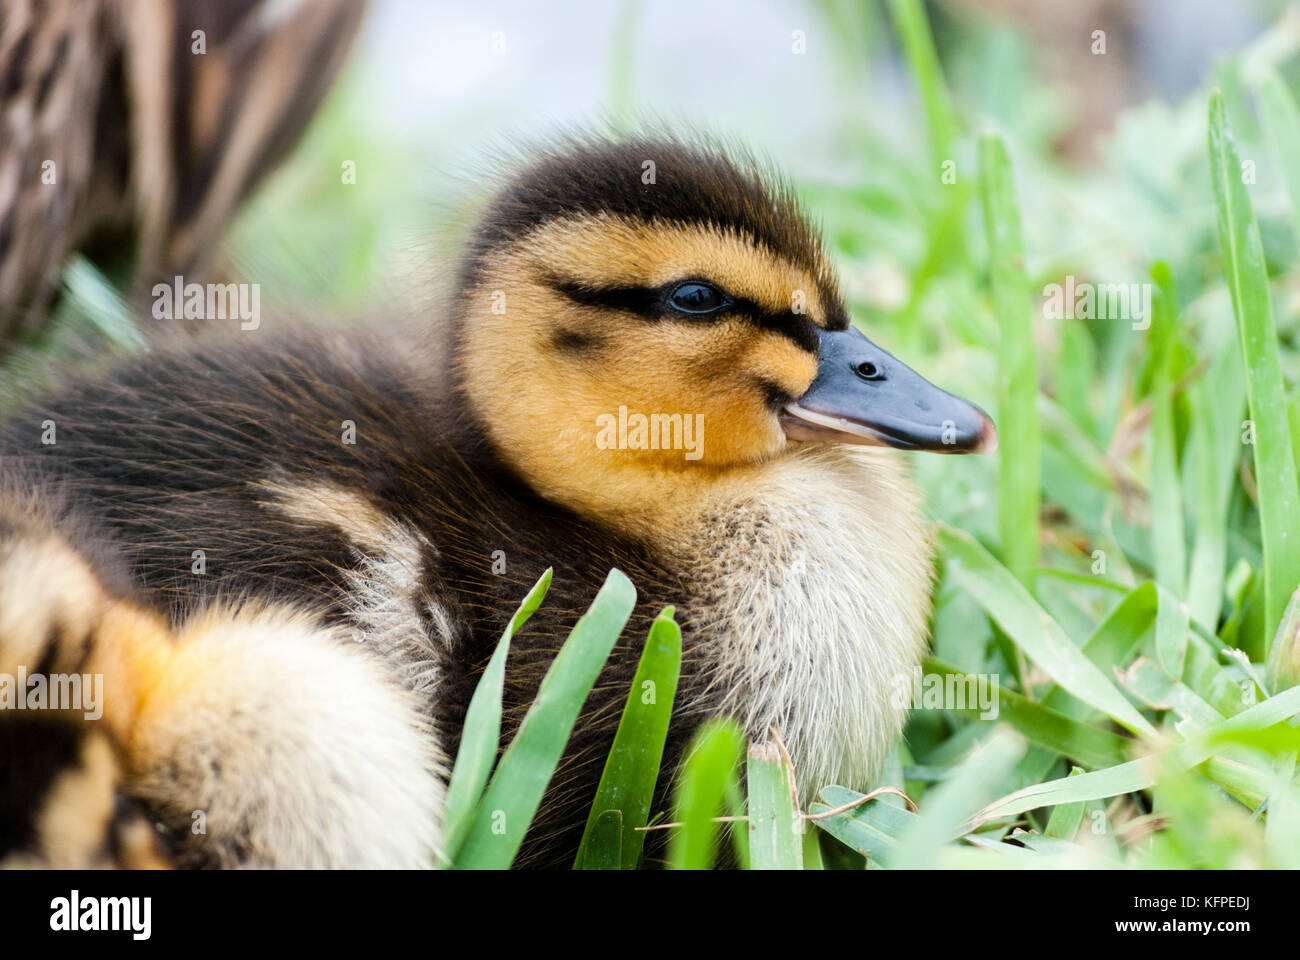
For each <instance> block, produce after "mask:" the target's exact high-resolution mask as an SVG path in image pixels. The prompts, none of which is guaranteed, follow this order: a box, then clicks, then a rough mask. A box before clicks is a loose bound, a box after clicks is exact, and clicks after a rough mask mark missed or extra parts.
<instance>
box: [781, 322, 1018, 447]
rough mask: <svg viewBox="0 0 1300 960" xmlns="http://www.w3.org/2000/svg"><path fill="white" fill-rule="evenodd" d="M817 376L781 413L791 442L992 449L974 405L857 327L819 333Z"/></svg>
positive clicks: (989, 428)
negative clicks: (819, 356) (941, 387)
mask: <svg viewBox="0 0 1300 960" xmlns="http://www.w3.org/2000/svg"><path fill="white" fill-rule="evenodd" d="M818 339H819V340H820V355H821V359H820V361H819V362H818V365H817V379H816V380H814V381H813V385H812V386H811V387H809V388H808V391H807V392H806V393H805V394H804V395H803V396H802V397H800V398H799V399H797V400H795V401H794V402H793V403H789V404H786V406H785V408H784V409H783V410H782V411H781V426H782V427H783V428H784V429H785V433H786V436H788V437H790V439H792V440H812V441H821V442H829V443H870V444H884V445H887V446H891V447H901V448H902V449H904V450H933V451H934V452H936V453H992V452H993V451H994V450H996V449H997V448H998V431H997V428H996V427H995V426H994V425H993V421H992V420H991V419H989V416H988V414H986V413H985V412H984V411H983V410H981V409H980V408H979V407H977V406H975V404H973V403H969V402H967V401H965V400H963V399H961V398H960V397H954V396H953V395H952V394H951V393H948V392H947V391H946V390H940V389H939V388H938V387H936V386H935V385H934V384H932V383H930V381H928V380H926V379H925V378H924V377H923V376H921V375H920V374H919V373H917V372H916V371H915V370H913V369H912V368H911V367H909V366H907V365H906V364H904V363H900V362H899V361H898V360H896V359H894V357H893V356H891V355H890V354H889V353H887V352H886V351H884V350H882V349H880V347H878V346H876V345H875V344H874V343H872V342H871V341H870V340H868V339H867V338H866V337H864V336H863V335H862V334H861V333H859V332H858V331H857V330H855V329H853V328H852V327H850V328H849V329H847V330H822V331H820V333H819V334H818Z"/></svg>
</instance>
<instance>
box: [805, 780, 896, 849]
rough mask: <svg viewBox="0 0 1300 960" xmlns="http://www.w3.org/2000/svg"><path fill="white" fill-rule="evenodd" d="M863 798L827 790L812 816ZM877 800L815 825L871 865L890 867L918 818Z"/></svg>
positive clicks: (835, 790)
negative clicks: (902, 840)
mask: <svg viewBox="0 0 1300 960" xmlns="http://www.w3.org/2000/svg"><path fill="white" fill-rule="evenodd" d="M862 796H863V794H860V793H857V792H855V791H853V790H848V789H846V788H844V787H826V788H824V789H823V790H822V792H821V797H822V801H824V802H817V803H813V804H812V805H811V807H810V809H809V813H814V814H816V813H826V812H827V811H829V810H833V809H835V808H836V807H841V806H843V805H844V804H846V803H850V802H855V801H858V800H861V799H862ZM884 800H885V797H878V798H876V799H875V800H870V801H868V802H866V803H863V804H862V805H860V806H856V807H854V808H853V809H852V810H850V811H848V812H847V813H840V814H836V815H835V816H833V817H826V818H825V819H824V820H814V821H812V822H813V823H814V824H815V825H816V826H817V827H818V829H820V830H824V831H826V832H827V833H829V834H830V835H831V836H832V837H834V838H835V839H836V840H838V841H839V842H840V843H842V844H844V845H845V846H847V847H849V848H850V849H852V850H855V851H857V852H858V853H860V854H861V855H862V856H864V857H866V858H867V859H868V860H870V861H874V862H877V863H888V862H889V861H890V858H891V857H892V856H893V854H894V851H895V850H896V849H897V847H898V837H899V835H900V834H902V833H904V832H906V831H907V830H908V829H909V828H910V827H911V825H912V823H913V822H915V821H916V820H917V819H918V817H917V815H916V814H914V813H911V812H910V811H908V810H904V809H903V808H902V807H896V806H893V805H892V804H889V803H885V802H884Z"/></svg>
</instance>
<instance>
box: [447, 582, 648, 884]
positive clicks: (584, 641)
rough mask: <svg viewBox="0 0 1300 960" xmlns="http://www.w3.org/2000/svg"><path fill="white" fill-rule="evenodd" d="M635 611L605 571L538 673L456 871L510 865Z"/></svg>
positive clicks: (628, 592)
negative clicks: (602, 581)
mask: <svg viewBox="0 0 1300 960" xmlns="http://www.w3.org/2000/svg"><path fill="white" fill-rule="evenodd" d="M635 605H636V589H635V588H634V587H633V586H632V581H630V580H629V579H628V578H627V577H625V576H624V575H623V574H622V573H621V572H619V571H618V570H611V571H610V572H609V576H608V577H607V578H606V579H605V585H604V586H602V587H601V588H600V592H599V593H598V594H596V599H595V600H594V601H593V602H592V604H591V607H590V608H589V609H588V610H587V612H586V613H585V614H583V615H582V618H581V619H580V620H579V621H578V623H577V625H576V626H574V628H573V631H572V632H571V633H570V634H569V638H568V640H566V641H565V643H564V646H563V647H562V648H561V649H560V652H559V653H558V654H557V655H556V657H555V662H554V663H552V664H551V668H550V669H549V670H547V671H546V676H545V677H544V678H543V679H542V685H541V688H540V689H539V690H538V691H537V698H536V699H535V700H534V701H533V704H532V706H531V707H529V708H528V713H527V714H526V715H525V717H524V720H523V723H521V724H520V725H519V730H518V731H517V732H516V733H515V737H514V739H513V740H512V741H511V742H510V746H509V747H508V748H507V749H506V752H505V754H504V755H503V756H502V757H501V762H500V764H498V765H497V770H496V773H495V774H494V775H493V777H492V782H491V783H489V784H488V788H487V793H486V794H484V796H483V801H482V802H481V803H480V804H479V805H478V808H477V810H476V811H475V814H474V820H473V823H472V825H471V827H470V829H469V835H468V836H467V837H466V838H465V845H464V847H463V849H462V851H461V854H460V857H459V858H458V859H457V861H456V866H457V867H460V868H464V869H471V870H476V869H477V870H481V869H489V870H491V869H498V870H503V869H505V868H507V867H509V866H510V864H511V862H512V861H513V860H514V858H515V854H516V853H517V852H518V851H519V845H520V844H521V843H523V840H524V832H525V831H526V830H527V829H528V825H529V824H530V823H531V822H532V819H533V815H534V814H535V813H536V812H537V807H538V805H539V804H540V803H541V802H542V794H543V793H545V791H546V785H547V784H548V783H549V782H550V779H551V775H552V774H553V773H554V772H555V767H556V764H558V763H559V762H560V757H561V756H562V755H563V753H564V745H565V744H566V743H567V742H568V739H569V733H570V731H571V730H572V729H573V724H574V721H576V720H577V719H578V713H579V712H580V711H581V710H582V704H583V703H584V702H585V701H586V699H587V694H588V693H590V692H591V688H592V686H593V685H594V684H595V682H596V678H597V677H598V676H599V675H600V671H601V668H602V667H603V666H604V665H605V661H606V660H607V659H608V658H609V654H610V651H611V650H613V649H614V643H615V641H617V640H618V635H619V633H621V632H622V630H623V627H624V626H625V625H626V624H627V621H628V617H630V616H631V615H632V608H633V607H634V606H635Z"/></svg>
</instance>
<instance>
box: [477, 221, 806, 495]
mask: <svg viewBox="0 0 1300 960" xmlns="http://www.w3.org/2000/svg"><path fill="white" fill-rule="evenodd" d="M824 270H825V268H824V267H823V270H822V271H819V272H818V274H820V275H818V274H814V273H813V272H810V271H809V270H807V269H804V268H802V267H800V266H799V265H797V264H795V263H792V262H790V261H788V260H786V259H784V258H781V257H780V256H778V255H776V254H775V253H773V252H772V251H770V250H768V249H766V248H764V247H762V246H760V245H758V244H756V243H755V242H753V241H752V240H751V239H749V238H747V237H743V236H738V235H736V234H732V233H725V232H722V231H719V230H717V229H716V228H712V227H708V226H703V225H694V224H678V223H671V224H669V223H651V224H647V223H640V222H632V221H627V220H623V219H620V218H616V217H610V216H591V217H584V218H576V219H565V220H556V221H551V222H549V223H546V224H543V225H542V226H540V227H539V228H538V229H536V230H535V231H533V232H532V233H530V234H529V235H528V236H526V237H525V238H523V239H522V240H520V241H518V242H516V243H512V244H510V245H508V246H506V247H504V248H503V249H501V250H499V251H496V252H494V253H492V254H490V255H489V256H488V257H487V259H486V261H485V263H484V266H483V269H482V271H481V275H480V278H479V280H478V282H477V283H476V284H475V285H474V286H472V287H471V288H470V290H469V293H468V295H467V302H466V303H464V304H462V305H461V307H462V309H463V311H464V313H463V316H462V321H461V330H462V337H463V339H462V342H461V344H460V352H459V357H460V363H461V376H462V379H463V383H464V384H465V387H466V390H467V392H468V394H469V399H470V402H471V403H472V405H473V406H474V408H475V410H476V412H477V413H478V414H479V416H480V418H481V419H482V421H483V423H484V424H485V426H486V428H487V430H488V432H489V433H490V434H491V436H492V439H493V440H494V441H495V442H496V445H497V447H498V449H499V450H500V451H501V453H502V454H503V455H504V456H505V457H506V459H507V460H509V461H510V462H511V463H512V465H513V466H514V467H515V468H516V469H518V470H519V471H520V472H521V473H522V474H523V475H524V477H525V478H526V479H527V480H529V481H530V482H531V483H532V484H533V485H534V486H536V487H537V488H538V489H540V490H541V491H542V492H544V493H546V492H554V491H556V490H559V489H561V488H572V487H573V486H574V485H575V481H576V480H578V479H579V478H582V477H588V478H590V482H592V483H599V482H607V480H608V478H607V477H602V478H601V479H597V477H600V476H601V475H602V474H606V473H608V472H612V471H614V470H615V469H618V470H622V471H624V472H626V470H627V468H633V469H636V468H642V469H644V470H646V471H649V472H658V473H663V472H667V471H681V470H691V471H725V470H727V469H728V468H731V467H735V466H738V465H743V464H752V463H755V462H759V461H762V460H764V459H766V458H770V457H773V456H775V455H777V454H779V453H780V452H781V451H782V449H783V448H784V447H785V445H786V436H785V433H784V432H783V430H782V427H781V424H780V421H779V414H780V410H781V407H782V405H783V403H785V402H787V401H789V400H792V399H793V398H795V397H799V396H801V395H802V394H803V393H804V392H805V391H806V390H807V389H808V388H809V386H810V385H811V384H812V382H813V380H814V379H815V377H816V375H817V346H816V344H817V340H816V331H817V329H818V328H820V327H821V326H823V325H824V323H825V317H826V310H827V305H826V304H823V303H822V294H821V293H820V291H822V290H824V289H827V288H828V285H827V283H826V275H825V273H824ZM566 499H570V500H571V499H573V496H572V492H571V490H570V495H569V496H568V497H566Z"/></svg>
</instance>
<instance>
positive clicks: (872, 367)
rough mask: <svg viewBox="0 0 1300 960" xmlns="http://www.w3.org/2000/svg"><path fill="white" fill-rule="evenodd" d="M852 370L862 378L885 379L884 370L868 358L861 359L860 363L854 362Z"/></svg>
mask: <svg viewBox="0 0 1300 960" xmlns="http://www.w3.org/2000/svg"><path fill="white" fill-rule="evenodd" d="M853 372H854V373H856V374H857V375H858V376H859V377H860V378H861V379H863V380H883V379H885V372H884V371H883V370H881V369H880V367H878V366H876V364H874V363H872V362H871V361H870V360H863V361H862V362H861V363H858V364H854V366H853Z"/></svg>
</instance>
